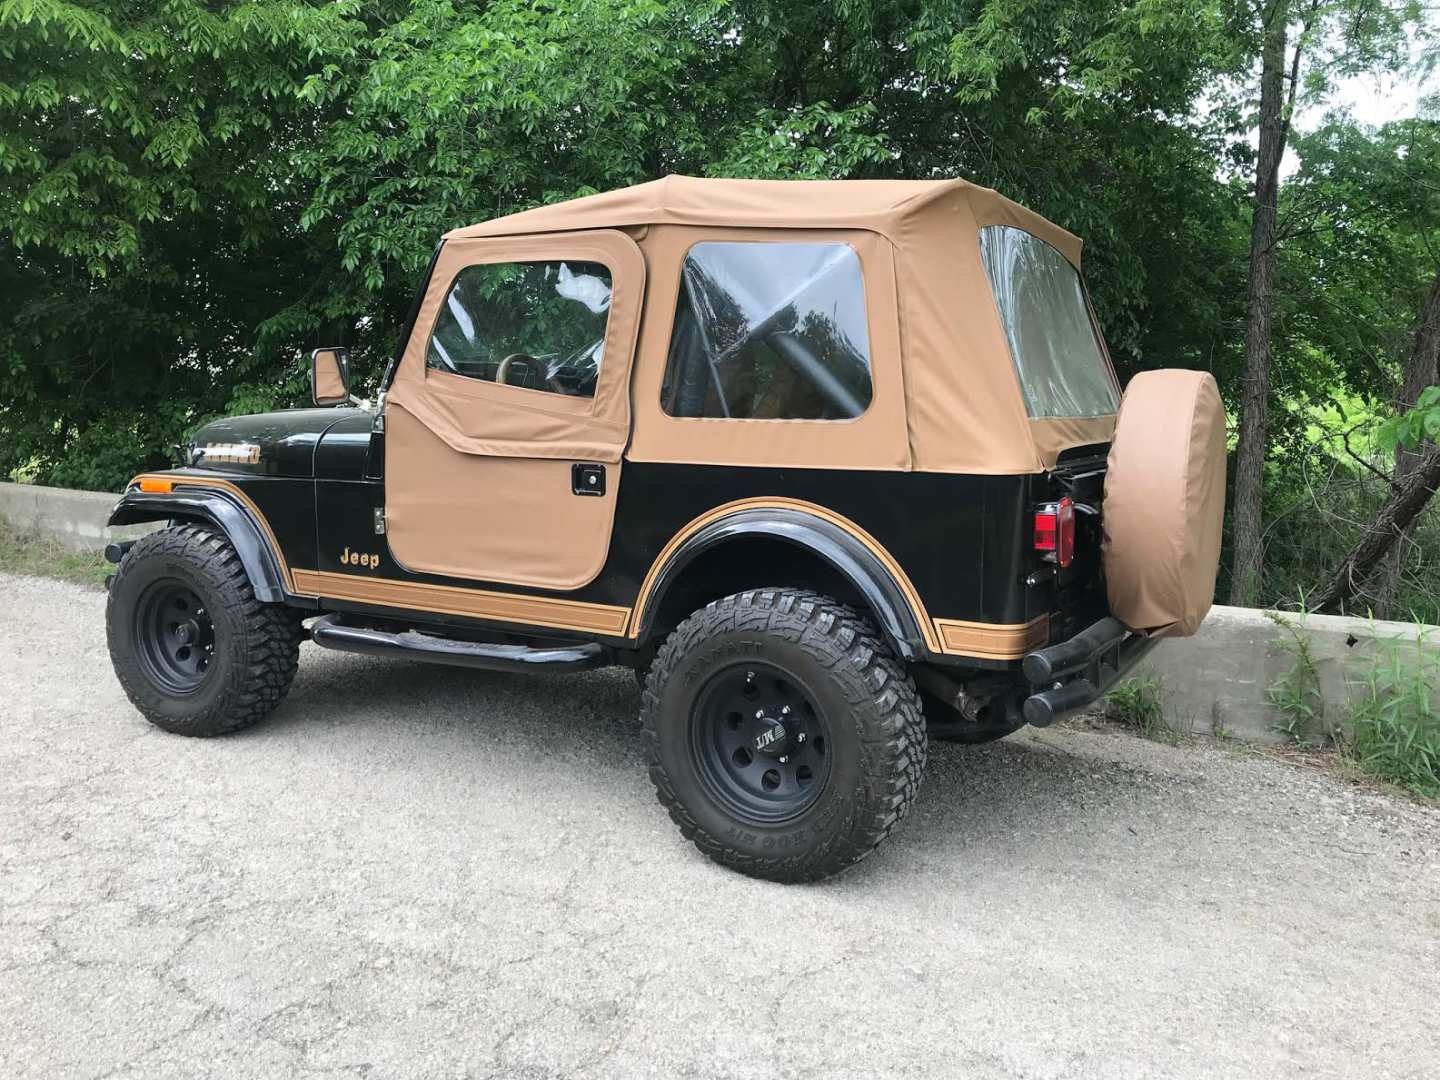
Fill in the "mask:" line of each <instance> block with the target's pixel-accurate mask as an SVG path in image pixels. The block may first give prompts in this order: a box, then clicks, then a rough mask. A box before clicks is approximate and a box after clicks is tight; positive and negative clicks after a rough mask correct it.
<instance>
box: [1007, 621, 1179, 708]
mask: <svg viewBox="0 0 1440 1080" xmlns="http://www.w3.org/2000/svg"><path fill="white" fill-rule="evenodd" d="M1157 641H1158V639H1157V638H1152V637H1142V636H1141V635H1139V634H1132V633H1131V632H1130V630H1129V628H1128V627H1126V626H1125V624H1124V623H1122V622H1121V621H1120V620H1119V619H1117V618H1115V617H1114V616H1106V617H1105V618H1103V619H1101V620H1099V621H1098V622H1094V623H1091V624H1090V625H1089V626H1087V627H1086V628H1085V629H1084V630H1081V631H1080V632H1079V633H1078V634H1076V635H1075V636H1074V637H1072V638H1070V639H1069V640H1068V641H1062V642H1060V643H1059V644H1058V645H1051V646H1049V647H1047V648H1044V649H1036V650H1035V651H1034V652H1032V653H1028V654H1027V655H1026V657H1025V660H1024V662H1023V663H1022V664H1021V670H1022V671H1023V672H1024V674H1025V678H1026V680H1027V681H1028V682H1029V683H1030V685H1031V687H1032V688H1033V689H1034V690H1035V692H1034V693H1032V694H1031V695H1030V696H1029V697H1028V698H1026V699H1025V705H1024V712H1025V720H1026V721H1027V722H1028V723H1030V724H1032V725H1034V726H1035V727H1048V726H1049V725H1051V724H1053V723H1054V722H1055V721H1056V720H1058V719H1059V718H1060V717H1062V716H1064V715H1065V714H1066V713H1071V712H1074V711H1075V710H1076V709H1083V708H1084V707H1085V706H1086V705H1090V704H1092V703H1093V702H1096V701H1098V700H1100V698H1101V697H1103V696H1104V695H1105V692H1106V691H1107V690H1109V689H1110V688H1111V687H1112V686H1114V685H1115V684H1116V683H1117V682H1119V681H1120V679H1121V678H1122V677H1123V676H1124V675H1125V673H1126V672H1128V671H1129V670H1130V669H1131V668H1133V667H1134V666H1135V665H1136V664H1137V663H1138V662H1139V661H1140V660H1141V659H1142V658H1143V657H1144V656H1145V654H1146V653H1148V652H1149V651H1150V650H1151V649H1153V648H1154V647H1155V645H1156V644H1157Z"/></svg>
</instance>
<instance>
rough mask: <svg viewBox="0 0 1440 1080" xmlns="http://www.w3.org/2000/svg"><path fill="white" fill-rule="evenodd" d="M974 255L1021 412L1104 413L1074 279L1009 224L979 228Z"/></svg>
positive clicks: (1106, 377) (1098, 361) (1097, 361)
mask: <svg viewBox="0 0 1440 1080" xmlns="http://www.w3.org/2000/svg"><path fill="white" fill-rule="evenodd" d="M980 255H981V258H982V259H983V260H984V262H985V272H986V273H987V274H988V275H989V276H990V288H991V289H992V290H993V291H994V293H995V306H996V307H997V308H999V309H1000V321H1001V323H1003V324H1004V326H1005V336H1006V338H1008V339H1009V342H1010V356H1011V359H1013V360H1014V362H1015V372H1016V374H1017V375H1019V376H1020V386H1021V389H1023V390H1024V392H1025V409H1026V411H1027V412H1028V413H1029V414H1030V415H1031V416H1034V417H1052V416H1066V417H1074V416H1109V415H1110V414H1111V413H1113V412H1115V411H1116V409H1118V408H1119V406H1120V400H1119V395H1118V394H1117V392H1116V387H1115V380H1114V379H1113V378H1111V376H1110V368H1109V365H1108V364H1106V362H1105V357H1104V354H1103V353H1102V352H1101V351H1100V340H1099V338H1098V337H1097V336H1096V332H1095V327H1094V325H1093V324H1092V322H1091V320H1090V308H1089V305H1088V304H1086V302H1085V290H1084V288H1083V286H1082V285H1081V284H1080V274H1079V272H1078V271H1077V270H1076V269H1075V267H1074V266H1072V265H1071V264H1070V261H1069V260H1068V259H1066V258H1065V256H1064V255H1061V254H1060V252H1058V251H1056V250H1055V249H1054V248H1053V247H1051V246H1050V245H1049V244H1047V243H1045V241H1044V240H1041V239H1040V238H1039V237H1037V236H1034V235H1032V234H1030V233H1028V232H1026V231H1025V230H1024V229H1017V228H1014V227H1013V226H1010V225H987V226H986V227H985V228H983V229H981V230H980Z"/></svg>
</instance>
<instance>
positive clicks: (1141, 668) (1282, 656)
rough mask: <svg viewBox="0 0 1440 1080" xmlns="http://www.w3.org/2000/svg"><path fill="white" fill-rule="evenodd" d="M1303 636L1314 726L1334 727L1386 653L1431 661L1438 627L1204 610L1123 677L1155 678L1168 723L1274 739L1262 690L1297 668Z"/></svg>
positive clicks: (1436, 652)
mask: <svg viewBox="0 0 1440 1080" xmlns="http://www.w3.org/2000/svg"><path fill="white" fill-rule="evenodd" d="M1297 634H1298V635H1303V636H1304V638H1305V640H1306V641H1307V643H1308V648H1309V652H1310V656H1311V657H1312V659H1313V661H1314V672H1315V675H1316V677H1317V678H1318V686H1319V690H1320V704H1321V706H1322V708H1323V714H1322V715H1321V716H1320V718H1319V720H1320V723H1322V724H1328V725H1333V726H1339V727H1343V726H1344V724H1345V719H1346V716H1347V714H1348V708H1347V704H1348V701H1349V699H1350V697H1351V695H1352V694H1353V693H1355V690H1356V683H1358V682H1360V681H1361V680H1363V679H1364V678H1365V676H1366V674H1367V673H1368V672H1370V671H1371V669H1372V667H1373V665H1374V663H1375V661H1376V659H1377V657H1380V656H1381V655H1382V653H1383V652H1384V650H1385V648H1386V647H1393V646H1394V644H1397V643H1398V644H1399V646H1400V647H1401V648H1403V649H1405V650H1407V651H1409V652H1410V653H1411V654H1412V655H1414V656H1416V658H1417V659H1419V656H1420V654H1422V653H1423V655H1424V656H1425V657H1426V659H1427V660H1428V662H1431V663H1440V627H1434V626H1430V627H1417V626H1416V625H1415V624H1414V623H1402V622H1379V621H1373V620H1369V619H1355V618H1348V617H1345V616H1339V615H1299V614H1291V613H1288V612H1287V613H1281V612H1267V611H1257V610H1255V609H1253V608H1233V607H1214V608H1211V609H1210V615H1209V617H1208V618H1207V619H1206V620H1205V622H1204V624H1203V625H1202V626H1201V627H1200V632H1199V633H1197V634H1196V635H1195V636H1194V637H1192V638H1182V639H1178V640H1173V641H1164V642H1161V643H1160V644H1159V645H1157V646H1156V647H1155V651H1154V652H1152V653H1151V654H1150V655H1149V656H1148V657H1146V659H1145V661H1144V662H1143V663H1141V664H1140V665H1138V666H1137V667H1136V669H1135V671H1134V672H1133V673H1132V675H1133V677H1135V678H1142V679H1143V678H1147V677H1151V678H1156V679H1158V680H1159V684H1160V696H1161V701H1162V704H1163V706H1164V709H1165V713H1166V717H1167V719H1168V721H1169V722H1170V723H1171V724H1172V725H1174V726H1177V727H1180V728H1181V729H1184V730H1189V731H1193V732H1200V733H1204V734H1220V733H1223V734H1226V735H1232V736H1235V737H1236V738H1241V739H1246V740H1249V741H1252V742H1256V741H1258V742H1281V741H1285V738H1286V736H1285V735H1283V734H1282V733H1281V732H1280V731H1278V730H1277V728H1278V726H1279V725H1280V724H1281V723H1282V722H1283V721H1284V719H1285V716H1284V714H1283V713H1282V712H1281V711H1280V710H1278V709H1276V708H1275V707H1274V706H1273V705H1271V704H1270V702H1269V700H1268V691H1269V690H1270V689H1271V688H1272V687H1275V686H1277V685H1279V684H1280V683H1281V682H1282V680H1284V679H1285V678H1286V677H1287V675H1289V674H1290V673H1291V672H1293V671H1294V670H1295V668H1296V664H1297V662H1298V661H1297V645H1296V635H1297Z"/></svg>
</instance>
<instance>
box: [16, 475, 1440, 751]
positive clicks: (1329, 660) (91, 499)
mask: <svg viewBox="0 0 1440 1080" xmlns="http://www.w3.org/2000/svg"><path fill="white" fill-rule="evenodd" d="M118 498H119V496H117V495H111V494H108V493H105V492H96V491H69V490H66V489H64V488H47V487H36V486H33V485H29V484H6V483H0V522H3V523H5V524H6V525H8V526H9V527H10V528H12V529H14V530H16V531H18V532H22V533H31V534H39V535H42V536H47V537H51V538H53V539H55V540H58V541H59V542H61V543H63V544H65V545H66V546H68V547H71V548H73V549H75V550H77V551H83V550H90V551H97V550H99V549H100V548H102V547H104V545H105V544H106V543H107V542H108V541H110V540H112V539H121V540H128V539H133V538H135V537H137V536H143V535H144V534H145V533H147V532H150V531H151V530H152V529H154V528H157V527H158V524H159V523H155V524H145V525H129V526H124V527H122V528H118V529H110V528H107V527H106V525H105V521H106V519H107V518H108V517H109V516H110V511H111V509H112V508H113V507H114V505H115V502H116V500H117V499H118ZM1296 633H1301V634H1304V635H1305V636H1306V638H1307V640H1308V641H1309V643H1310V652H1311V655H1312V656H1313V658H1314V661H1315V671H1316V674H1317V675H1318V678H1319V686H1320V691H1321V695H1322V700H1323V703H1324V709H1325V715H1324V716H1323V717H1322V722H1325V723H1333V724H1342V723H1343V721H1344V718H1345V715H1346V711H1347V710H1346V702H1347V700H1348V697H1349V695H1350V694H1351V693H1352V692H1353V686H1352V684H1353V683H1354V682H1356V681H1357V680H1360V679H1362V678H1363V677H1364V676H1365V674H1366V672H1368V671H1369V670H1370V667H1371V665H1372V664H1373V663H1374V661H1375V659H1376V656H1377V652H1378V647H1377V646H1378V643H1381V642H1396V641H1398V642H1401V643H1404V644H1405V645H1406V646H1407V647H1408V648H1410V649H1416V648H1423V649H1424V650H1425V651H1426V653H1427V655H1428V656H1430V657H1431V658H1433V659H1434V660H1436V661H1437V662H1440V627H1429V628H1426V631H1425V632H1424V633H1423V634H1419V632H1418V631H1417V628H1416V627H1415V626H1414V625H1413V624H1411V623H1397V622H1372V621H1370V620H1366V619H1352V618H1343V617H1340V616H1334V615H1291V614H1277V613H1275V612H1265V611H1256V610H1254V609H1252V608H1232V607H1215V608H1212V609H1211V611H1210V616H1209V618H1207V619H1206V620H1205V623H1204V625H1203V626H1201V628H1200V632H1199V633H1198V634H1196V635H1195V636H1194V637H1192V638H1184V639H1180V640H1174V641H1165V642H1162V643H1161V644H1160V645H1159V646H1157V647H1156V649H1155V651H1154V652H1153V653H1151V654H1150V656H1149V657H1147V658H1146V660H1145V662H1144V663H1143V664H1141V665H1140V666H1139V667H1138V668H1136V670H1135V672H1134V673H1133V677H1134V678H1142V679H1143V678H1154V679H1156V680H1158V682H1159V686H1160V694H1161V698H1162V701H1163V703H1164V707H1165V711H1166V714H1167V717H1168V719H1169V722H1170V723H1171V724H1173V725H1175V726H1178V727H1180V728H1183V729H1186V730H1189V731H1193V732H1199V733H1204V734H1214V733H1217V732H1223V733H1225V734H1228V735H1232V736H1234V737H1236V738H1241V739H1247V740H1251V741H1262V742H1279V741H1282V740H1283V739H1284V736H1283V735H1282V734H1280V733H1279V732H1278V731H1277V730H1276V729H1277V725H1279V724H1280V723H1281V721H1282V720H1283V719H1284V717H1283V715H1282V714H1281V713H1280V712H1279V710H1277V709H1275V708H1274V707H1273V706H1272V705H1271V704H1270V702H1269V700H1268V691H1269V690H1270V689H1271V688H1272V687H1274V686H1276V685H1277V684H1278V683H1280V681H1281V680H1282V679H1284V678H1285V676H1286V675H1287V674H1288V673H1290V672H1291V671H1292V670H1293V669H1294V667H1295V664H1296V649H1295V634H1296ZM1417 634H1419V636H1421V637H1423V638H1424V640H1423V641H1421V642H1419V643H1418V644H1417Z"/></svg>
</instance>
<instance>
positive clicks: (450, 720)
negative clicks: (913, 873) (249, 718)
mask: <svg viewBox="0 0 1440 1080" xmlns="http://www.w3.org/2000/svg"><path fill="white" fill-rule="evenodd" d="M638 711H639V688H638V686H637V684H636V682H635V678H634V676H633V674H632V673H631V672H630V671H628V670H626V669H619V668H615V669H607V670H602V671H593V672H585V673H580V674H569V675H562V674H554V675H549V674H529V673H525V674H510V673H502V672H488V671H471V670H466V669H463V668H449V667H442V666H438V665H433V664H425V663H420V662H407V661H397V660H380V659H375V658H370V657H361V656H355V655H350V654H334V653H321V652H320V650H318V649H312V648H307V649H306V651H305V655H304V657H303V658H302V662H301V670H300V674H299V675H298V676H297V678H296V681H295V685H294V688H293V690H292V692H291V694H290V696H289V698H288V699H287V701H286V702H285V703H284V704H283V705H282V706H281V708H280V709H278V710H277V711H276V713H275V715H274V716H273V717H272V718H271V719H270V720H269V721H267V722H266V723H265V724H262V725H260V726H259V727H257V728H255V729H253V730H252V731H251V732H247V733H242V734H241V735H240V736H237V737H239V738H266V739H277V738H278V739H285V740H296V739H304V738H306V737H307V731H314V730H316V725H317V724H323V725H324V729H325V730H327V731H329V730H333V729H334V728H337V727H338V728H341V729H343V732H344V734H345V736H346V737H347V738H351V739H356V740H362V741H363V740H367V739H371V740H379V739H381V738H384V739H386V740H388V739H391V738H394V737H396V736H397V734H398V735H399V737H404V738H411V737H413V738H416V739H420V738H425V739H428V740H435V739H441V740H444V743H445V745H444V749H445V751H446V753H447V754H448V755H449V756H450V757H451V758H452V759H453V758H458V759H460V760H461V761H463V760H464V759H465V758H466V757H467V756H471V757H473V758H474V760H475V767H476V768H477V769H479V768H485V767H487V766H486V764H485V763H486V761H487V760H488V759H489V757H490V752H492V751H510V752H513V753H516V754H519V755H523V756H527V757H534V756H538V755H545V756H546V757H547V758H549V759H552V760H553V759H556V758H559V759H561V760H563V761H565V762H566V763H567V764H568V765H570V766H573V768H575V769H576V770H577V771H578V770H584V773H585V776H586V779H587V780H588V781H589V782H590V783H591V786H592V787H595V788H596V789H598V790H600V791H602V792H605V791H609V792H613V793H614V794H613V798H614V799H616V800H617V801H621V800H623V801H628V800H630V799H632V798H633V792H634V785H635V783H636V779H637V777H640V776H642V775H643V771H644V752H643V744H642V740H641V735H640V724H639V720H638V715H637V714H638ZM397 728H398V729H400V730H399V732H397ZM1128 742H1129V740H1128V739H1126V738H1125V737H1122V736H1116V735H1112V734H1093V733H1082V732H1066V733H1063V734H1062V735H1061V736H1060V737H1058V738H1052V737H1049V736H1047V737H1045V738H1044V739H1037V738H1033V737H1028V736H1027V735H1025V734H1024V733H1021V734H1019V735H1016V736H1011V737H1010V738H1008V739H1004V740H1001V741H999V742H995V743H989V744H985V745H980V746H965V745H961V744H957V743H945V742H932V743H931V747H930V760H929V767H928V770H927V774H926V778H925V784H924V787H923V788H922V791H921V794H920V797H919V799H918V800H917V802H916V805H915V807H914V809H913V810H912V812H911V815H910V818H909V820H908V821H907V822H906V823H905V825H904V827H903V828H902V829H900V830H899V831H898V832H897V833H896V835H895V836H894V837H892V838H891V839H890V841H889V842H888V843H887V845H886V846H885V847H884V848H883V849H882V851H881V852H880V853H877V855H876V857H875V858H873V859H870V860H867V861H866V863H865V864H863V867H862V868H857V871H856V872H855V873H860V874H861V876H862V877H864V876H868V875H869V874H870V873H872V872H874V870H881V868H883V867H884V866H885V865H886V864H889V863H892V862H894V861H895V860H902V861H905V862H907V863H913V862H917V861H918V862H925V861H928V860H931V859H937V860H939V859H952V858H954V857H956V856H957V855H958V854H959V853H960V852H961V851H962V849H967V848H968V849H970V852H969V855H970V856H978V857H987V856H988V857H995V856H997V855H998V854H1000V853H1002V852H1014V851H1018V850H1022V849H1023V848H1024V846H1025V844H1026V837H1027V836H1033V835H1035V834H1041V835H1049V834H1054V833H1056V832H1061V831H1066V832H1069V831H1074V830H1076V829H1097V828H1106V827H1112V826H1113V827H1116V828H1117V829H1118V830H1119V831H1123V830H1124V829H1125V828H1126V824H1125V823H1126V821H1127V820H1139V819H1141V818H1142V817H1143V816H1144V815H1146V814H1147V813H1149V810H1148V809H1147V808H1146V807H1145V806H1143V805H1139V803H1140V802H1143V801H1144V800H1147V799H1154V798H1155V797H1156V796H1155V791H1156V789H1157V785H1156V784H1153V783H1152V784H1146V783H1143V782H1141V783H1137V780H1141V779H1143V777H1144V775H1145V774H1147V773H1150V772H1152V771H1153V770H1152V768H1151V767H1150V766H1147V765H1145V764H1143V763H1140V762H1138V761H1137V760H1136V758H1135V756H1134V755H1133V754H1128V753H1126V752H1124V747H1125V746H1126V745H1127V743H1128ZM1198 782H1199V781H1197V780H1194V779H1190V780H1188V781H1187V780H1186V779H1184V778H1179V777H1176V776H1175V775H1174V774H1173V773H1172V774H1168V775H1167V776H1166V778H1165V789H1166V793H1165V798H1166V800H1167V803H1168V804H1169V805H1170V806H1171V807H1172V808H1173V806H1174V798H1175V796H1176V795H1177V794H1178V795H1179V797H1181V798H1182V799H1183V798H1184V788H1185V787H1187V786H1188V785H1193V784H1195V783H1198ZM602 797H607V798H608V797H612V796H609V795H602ZM618 810H619V808H618V807H617V811H618ZM632 810H633V808H632ZM863 868H873V869H863ZM882 872H883V871H882ZM852 876H853V875H847V876H846V878H847V880H848V879H850V878H851V877H852Z"/></svg>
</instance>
